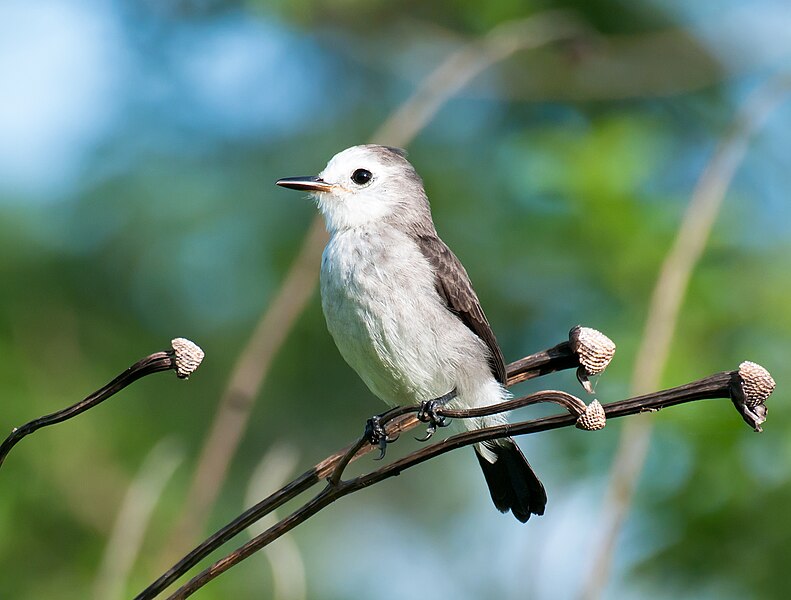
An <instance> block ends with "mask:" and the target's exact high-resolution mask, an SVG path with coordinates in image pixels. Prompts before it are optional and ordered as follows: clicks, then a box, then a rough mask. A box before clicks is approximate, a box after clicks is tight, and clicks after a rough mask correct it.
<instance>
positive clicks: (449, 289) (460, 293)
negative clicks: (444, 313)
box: [415, 235, 505, 384]
mask: <svg viewBox="0 0 791 600" xmlns="http://www.w3.org/2000/svg"><path fill="white" fill-rule="evenodd" d="M415 241H416V242H417V245H418V247H419V248H420V251H421V252H422V253H423V256H425V257H426V259H427V260H428V261H429V263H430V264H431V266H433V267H434V273H435V278H436V279H435V285H436V288H437V292H439V295H440V296H441V297H442V299H443V300H445V303H446V304H447V306H448V309H449V310H450V311H452V312H453V313H454V314H455V315H457V316H458V317H459V318H460V319H461V320H462V322H463V323H464V324H465V325H466V326H467V327H469V328H470V329H471V330H472V331H473V332H474V333H475V334H476V335H477V336H478V337H479V338H481V339H482V340H483V341H484V343H485V344H486V345H487V346H488V347H489V351H490V352H491V356H490V359H489V362H490V366H491V369H492V373H493V374H494V376H495V377H496V378H497V381H499V382H500V383H503V384H505V361H504V360H503V353H502V351H501V350H500V346H499V345H498V344H497V338H495V337H494V332H493V331H492V327H491V325H489V321H488V320H487V319H486V315H485V314H484V313H483V309H482V308H481V303H480V302H479V301H478V296H477V295H476V294H475V290H474V289H472V284H471V283H470V278H469V276H468V275H467V271H466V270H465V269H464V266H463V265H462V264H461V262H460V261H459V259H458V258H456V255H455V254H453V252H451V250H450V248H448V247H447V246H446V245H445V242H443V241H442V240H441V239H439V237H437V236H436V235H418V236H416V237H415Z"/></svg>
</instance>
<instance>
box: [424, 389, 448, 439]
mask: <svg viewBox="0 0 791 600" xmlns="http://www.w3.org/2000/svg"><path fill="white" fill-rule="evenodd" d="M455 397H456V390H455V389H453V390H451V391H450V392H448V393H447V394H445V395H444V396H440V397H439V398H434V399H433V400H425V401H423V402H421V403H420V410H419V411H418V413H417V418H418V420H419V421H422V422H423V423H428V427H426V435H425V436H423V437H422V438H415V439H416V440H417V441H418V442H427V441H428V440H430V439H431V436H433V435H434V434H435V433H436V431H437V428H438V427H447V426H448V425H450V420H449V419H448V418H447V417H443V416H442V415H438V414H437V409H438V408H440V407H442V406H443V405H444V404H445V403H446V402H449V401H450V400H453V399H454V398H455Z"/></svg>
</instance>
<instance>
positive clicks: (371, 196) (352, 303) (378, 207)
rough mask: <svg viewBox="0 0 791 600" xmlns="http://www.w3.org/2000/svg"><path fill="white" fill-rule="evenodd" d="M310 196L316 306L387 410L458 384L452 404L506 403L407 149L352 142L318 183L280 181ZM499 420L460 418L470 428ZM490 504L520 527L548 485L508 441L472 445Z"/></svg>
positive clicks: (490, 345) (471, 298) (488, 336)
mask: <svg viewBox="0 0 791 600" xmlns="http://www.w3.org/2000/svg"><path fill="white" fill-rule="evenodd" d="M278 184H279V185H283V186H285V187H290V188H295V189H303V190H308V191H311V192H313V193H314V194H315V196H316V198H317V200H318V206H319V209H320V210H321V212H322V214H323V215H324V218H325V220H326V223H327V229H328V231H329V233H330V241H329V243H328V244H327V247H326V248H325V250H324V253H323V255H322V262H321V300H322V309H323V311H324V315H325V317H326V320H327V327H328V329H329V332H330V334H331V335H332V337H333V339H334V340H335V343H336V345H337V346H338V350H339V351H340V353H341V355H342V356H343V358H344V359H345V360H346V362H347V363H349V365H350V366H351V367H352V368H353V369H354V370H355V371H356V372H357V373H358V375H359V376H360V377H361V378H362V379H363V381H364V382H365V383H366V385H367V386H368V387H369V389H370V390H371V391H372V392H373V393H374V394H375V395H376V396H378V397H379V398H381V399H382V400H384V401H385V402H387V403H388V404H390V405H393V406H395V405H405V404H418V403H420V402H421V401H424V400H431V399H434V398H438V397H440V396H442V395H443V394H446V393H447V392H449V391H451V390H453V389H456V390H457V397H456V398H455V399H454V400H453V401H452V404H453V405H454V406H458V407H460V408H470V407H477V406H485V405H489V404H494V403H498V402H502V401H503V400H505V399H507V398H508V397H509V395H508V392H507V390H506V389H505V387H504V383H505V377H506V374H505V363H504V360H503V355H502V352H501V351H500V347H499V345H498V344H497V340H496V338H495V336H494V333H493V332H492V329H491V327H490V325H489V322H488V320H487V319H486V315H485V314H484V312H483V309H482V308H481V305H480V302H479V301H478V297H477V295H476V294H475V291H474V289H473V287H472V284H471V283H470V279H469V277H468V275H467V272H466V271H465V269H464V267H463V266H462V264H461V262H460V261H459V260H458V259H457V258H456V256H455V255H454V254H453V252H451V250H450V249H449V248H448V247H447V246H446V245H445V243H444V242H443V241H442V240H441V239H440V238H439V236H438V235H437V232H436V230H435V228H434V223H433V221H432V218H431V210H430V208H429V203H428V199H427V198H426V194H425V191H424V189H423V182H422V180H421V178H420V176H419V175H418V174H417V172H416V171H415V169H414V168H413V167H412V165H411V164H410V163H409V162H408V161H407V160H406V157H405V154H404V152H403V151H402V150H399V149H395V148H389V147H385V146H376V145H366V146H355V147H352V148H349V149H347V150H344V151H343V152H341V153H339V154H337V155H336V156H334V157H333V158H332V159H331V160H330V162H329V163H328V164H327V167H326V168H325V169H324V171H322V173H321V174H320V175H319V177H312V178H291V179H285V180H280V181H279V182H278ZM502 422H504V417H503V416H502V415H494V416H491V417H484V418H480V419H465V420H464V424H465V425H466V426H467V427H468V428H470V429H475V428H479V427H485V426H489V425H495V424H499V423H502ZM476 452H477V454H478V458H479V463H480V465H481V468H482V469H483V472H484V476H485V478H486V481H487V484H488V486H489V489H490V492H491V495H492V499H493V501H494V503H495V506H496V507H497V508H498V509H499V510H501V511H503V512H505V511H507V510H511V511H512V512H513V514H514V516H516V517H517V518H518V519H519V520H520V521H523V522H524V521H526V520H527V519H528V518H529V517H530V515H531V514H543V512H544V506H545V504H546V494H545V492H544V488H543V486H542V485H541V482H540V481H539V480H538V478H537V477H536V475H535V474H534V473H533V471H532V469H531V468H530V465H529V464H528V463H527V461H526V460H525V458H524V456H522V454H521V452H520V451H519V448H518V447H517V446H516V444H515V443H514V442H513V440H511V439H510V438H506V439H502V440H497V441H495V442H487V443H485V444H479V445H477V446H476Z"/></svg>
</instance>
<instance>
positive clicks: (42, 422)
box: [0, 338, 204, 466]
mask: <svg viewBox="0 0 791 600" xmlns="http://www.w3.org/2000/svg"><path fill="white" fill-rule="evenodd" d="M170 344H171V349H170V350H166V351H163V352H155V353H154V354H149V355H148V356H146V357H145V358H143V359H141V360H139V361H137V362H136V363H135V364H133V365H132V366H131V367H129V368H128V369H127V370H126V371H124V372H123V373H121V374H120V375H119V376H118V377H116V378H115V379H113V380H112V381H111V382H110V383H108V384H107V385H105V386H104V387H103V388H101V389H99V390H97V391H95V392H94V393H93V394H91V395H90V396H88V397H87V398H85V399H84V400H81V401H80V402H77V403H76V404H72V405H71V406H69V407H68V408H64V409H63V410H59V411H57V412H54V413H51V414H49V415H44V416H43V417H39V418H38V419H33V420H32V421H30V422H28V423H25V424H24V425H22V426H21V427H15V428H14V429H13V430H12V431H11V434H10V435H9V436H8V437H7V438H6V439H5V441H4V442H3V443H2V444H0V466H2V464H3V461H4V460H5V457H6V456H7V455H8V453H9V452H11V449H12V448H13V447H14V446H15V445H16V444H17V443H18V442H19V441H20V440H21V439H22V438H23V437H25V436H27V435H30V434H31V433H33V432H34V431H37V430H39V429H41V428H42V427H47V426H49V425H55V424H56V423H62V422H63V421H66V420H68V419H71V418H72V417H76V416H77V415H79V414H82V413H84V412H85V411H86V410H90V409H91V408H93V407H95V406H98V405H99V404H101V403H102V402H104V401H105V400H107V399H108V398H110V397H111V396H114V395H115V394H117V393H118V392H120V391H121V390H122V389H124V388H125V387H127V386H128V385H130V384H132V383H134V382H135V381H137V380H138V379H140V378H142V377H146V376H147V375H151V374H152V373H159V372H161V371H171V370H172V371H175V372H176V375H177V376H178V377H179V379H186V378H187V377H189V376H190V375H191V374H192V373H193V372H194V371H195V370H196V369H197V368H198V367H199V366H200V363H201V361H202V360H203V356H204V354H203V350H201V349H200V347H198V346H197V345H196V344H194V343H193V342H191V341H189V340H188V339H185V338H176V339H174V340H172V341H171V342H170Z"/></svg>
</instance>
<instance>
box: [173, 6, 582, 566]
mask: <svg viewBox="0 0 791 600" xmlns="http://www.w3.org/2000/svg"><path fill="white" fill-rule="evenodd" d="M583 32H585V30H583V28H582V26H581V25H580V24H579V22H578V21H576V20H575V19H574V18H573V17H572V16H571V15H570V14H569V13H562V12H556V11H551V12H547V13H543V14H538V15H534V16H532V17H529V18H527V19H520V20H517V21H513V22H509V23H505V24H503V25H501V26H499V27H496V28H495V29H493V30H492V31H491V32H490V33H489V34H487V35H486V36H484V37H483V38H482V39H480V40H475V41H473V42H470V43H469V44H467V45H465V46H464V47H462V48H460V49H459V50H457V51H455V52H453V53H451V54H450V55H449V56H448V57H447V58H446V59H445V60H444V61H443V62H442V63H441V64H440V65H439V66H438V67H437V68H436V69H434V70H433V71H432V72H431V73H430V74H429V75H428V76H427V77H426V79H425V80H424V82H423V83H422V84H421V85H420V86H418V89H417V90H416V91H415V92H414V93H413V94H412V95H411V96H410V97H409V98H408V99H407V100H406V101H405V102H404V103H403V104H402V105H401V106H400V107H399V108H397V109H396V110H395V111H394V112H393V114H392V116H391V117H390V118H388V119H387V120H386V121H385V122H384V123H383V125H382V126H381V127H380V128H379V129H378V130H377V131H376V132H375V133H374V134H373V135H372V136H371V141H373V142H378V143H381V142H383V141H386V143H388V144H391V145H395V146H401V147H406V146H408V145H409V144H410V143H411V141H412V140H413V139H414V137H415V136H416V135H418V133H420V131H421V129H422V128H423V127H425V125H426V124H427V123H428V122H429V121H430V120H431V118H432V117H433V116H434V115H435V114H436V113H437V111H438V110H439V109H440V108H441V107H442V105H443V104H444V103H445V102H447V101H448V99H450V97H451V96H452V95H453V94H455V93H456V92H458V91H459V90H460V89H461V88H462V87H464V86H465V85H466V84H468V83H469V82H470V81H471V80H472V79H473V78H474V77H476V76H477V75H479V74H480V73H481V72H482V71H483V70H485V69H487V68H489V67H491V66H492V65H494V64H496V63H497V62H498V61H501V60H504V59H506V58H508V57H509V56H510V55H512V54H513V53H515V52H517V51H519V50H525V49H529V48H536V47H538V46H541V45H544V44H549V43H552V42H554V41H559V40H562V39H568V38H572V37H575V36H578V35H580V34H581V33H583ZM326 242H327V234H326V232H325V231H324V226H323V224H322V222H321V219H319V218H318V217H317V218H314V220H313V222H312V223H311V225H310V228H309V230H308V232H307V234H306V235H305V238H304V239H303V241H302V244H301V246H300V250H299V253H298V255H297V258H296V259H295V260H294V262H293V263H292V265H291V267H290V269H289V271H288V273H287V274H286V278H285V281H284V282H283V284H282V285H281V287H280V288H279V289H278V290H277V292H276V294H275V298H274V300H273V301H272V303H271V304H270V305H269V307H268V308H267V309H266V311H265V312H264V314H263V315H262V317H261V319H260V320H259V322H258V325H257V326H256V328H255V331H254V332H253V335H252V336H251V338H250V341H249V342H248V344H247V345H246V346H245V348H244V350H242V352H241V354H240V355H239V357H238V359H237V361H236V364H235V366H234V369H233V373H232V375H231V378H230V381H229V383H228V386H227V388H226V390H225V392H224V393H223V395H222V398H221V399H220V403H219V405H218V407H217V413H216V415H215V418H214V421H213V423H212V426H211V430H210V432H209V434H208V436H207V437H206V442H205V443H204V446H203V449H202V450H201V454H200V458H199V460H198V465H197V467H196V469H195V473H194V475H193V478H192V482H191V483H190V488H189V492H188V494H187V501H186V504H185V506H184V509H183V511H182V517H181V519H180V521H179V523H178V524H177V525H176V526H175V528H174V531H173V534H172V535H171V541H170V543H169V544H167V548H166V550H165V552H164V555H165V557H164V559H163V562H168V563H169V562H171V561H170V557H171V556H173V555H178V554H181V552H182V551H183V549H184V547H185V546H186V547H188V546H189V545H190V544H191V543H192V541H193V540H194V539H195V538H196V537H197V535H198V533H199V532H200V531H201V530H202V529H203V526H204V523H205V521H206V518H207V516H208V514H209V512H210V510H211V507H212V506H213V505H214V503H215V501H216V499H217V495H218V493H219V491H220V488H221V487H222V484H223V482H224V481H225V477H226V474H227V472H228V467H229V465H230V463H231V460H232V458H233V455H234V454H235V453H236V449H237V448H238V446H239V443H240V441H241V438H242V435H243V434H244V431H245V429H246V428H247V423H248V421H249V418H250V414H251V413H252V408H253V405H254V403H255V398H256V397H257V396H258V393H259V391H260V389H261V386H262V385H263V382H264V380H265V379H266V376H267V373H268V371H269V368H270V366H271V363H272V359H273V358H274V356H275V355H276V354H277V352H278V351H279V349H280V347H281V346H282V344H283V342H284V341H285V339H286V338H287V337H288V334H289V332H290V331H291V328H292V327H293V325H294V323H295V322H296V320H297V318H298V317H299V315H300V314H302V312H303V311H304V310H305V307H306V306H307V303H308V301H309V299H310V298H311V296H312V295H313V291H314V290H315V288H316V282H317V276H318V272H317V268H316V266H317V265H318V263H319V257H320V256H321V251H322V248H323V247H324V245H325V244H326Z"/></svg>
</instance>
